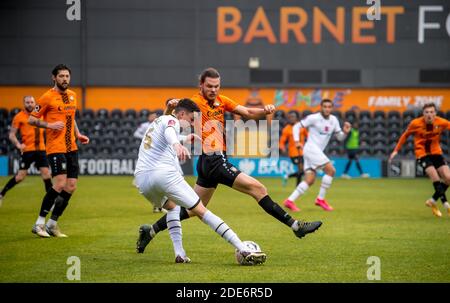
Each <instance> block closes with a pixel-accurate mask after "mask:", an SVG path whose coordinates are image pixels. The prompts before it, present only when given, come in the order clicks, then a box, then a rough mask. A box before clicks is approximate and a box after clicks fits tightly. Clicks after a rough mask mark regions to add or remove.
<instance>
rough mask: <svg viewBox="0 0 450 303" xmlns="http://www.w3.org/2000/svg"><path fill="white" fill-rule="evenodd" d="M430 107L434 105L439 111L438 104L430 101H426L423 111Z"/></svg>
mask: <svg viewBox="0 0 450 303" xmlns="http://www.w3.org/2000/svg"><path fill="white" fill-rule="evenodd" d="M429 107H434V110H435V111H437V108H436V104H434V103H432V102H430V103H425V105H424V106H423V107H422V111H424V110H425V109H427V108H429Z"/></svg>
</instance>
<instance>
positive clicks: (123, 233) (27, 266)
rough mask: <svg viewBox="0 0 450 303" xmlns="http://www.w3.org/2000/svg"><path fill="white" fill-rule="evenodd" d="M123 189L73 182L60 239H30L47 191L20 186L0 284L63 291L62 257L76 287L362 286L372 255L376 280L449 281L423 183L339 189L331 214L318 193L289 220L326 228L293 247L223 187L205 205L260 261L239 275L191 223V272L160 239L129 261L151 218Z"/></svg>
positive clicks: (12, 196)
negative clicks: (319, 203)
mask: <svg viewBox="0 0 450 303" xmlns="http://www.w3.org/2000/svg"><path fill="white" fill-rule="evenodd" d="M7 180H8V179H7V178H5V177H3V178H0V184H1V186H3V185H4V184H5V183H6V181H7ZM188 181H189V183H190V184H193V183H194V181H195V180H194V178H188ZM131 182H132V177H81V178H80V179H79V183H78V189H77V191H76V193H75V194H74V196H73V198H72V200H71V202H70V205H69V207H68V208H67V210H66V213H65V214H64V216H62V217H61V219H60V226H61V229H62V231H63V232H65V233H67V234H68V235H69V238H67V239H56V238H51V239H40V238H38V237H37V236H35V235H33V234H32V233H31V227H32V225H33V224H34V222H35V220H36V218H37V215H38V211H39V207H40V203H41V200H42V197H43V194H44V186H43V183H42V181H41V180H40V178H38V177H28V178H27V179H26V180H25V181H24V182H23V183H22V184H19V185H17V186H16V187H15V188H14V189H12V190H11V191H10V192H9V193H8V194H7V196H6V198H5V199H4V201H3V207H1V208H0V231H1V232H0V282H67V279H66V271H67V269H68V268H69V265H67V264H66V260H67V258H68V257H69V256H78V257H79V258H80V260H81V282H368V280H367V276H366V273H367V269H368V267H369V265H367V264H366V261H367V258H368V257H369V256H378V257H379V258H380V259H381V282H450V217H448V216H447V215H446V214H445V213H444V216H443V217H442V218H435V217H433V216H432V214H431V211H430V209H428V208H426V207H425V206H424V201H425V200H426V199H427V198H428V196H429V195H430V194H431V191H432V186H431V184H430V182H429V181H428V180H426V179H412V180H397V179H389V180H388V179H379V180H340V179H336V180H335V181H334V183H333V186H332V188H331V190H330V191H329V194H328V197H327V198H328V199H329V202H330V203H331V204H332V205H333V206H334V207H335V211H333V212H324V211H322V210H321V209H319V208H317V207H316V206H314V203H313V200H314V198H315V195H316V194H317V191H318V186H319V184H316V185H314V186H313V187H312V188H311V189H310V190H309V192H308V193H307V195H306V196H304V197H303V198H301V201H300V202H299V206H300V207H301V209H302V212H301V213H299V214H295V216H299V217H301V218H304V219H307V220H322V221H323V222H324V224H323V226H322V227H321V229H320V230H319V231H318V232H316V233H314V234H311V235H308V236H306V237H305V238H303V239H301V240H300V239H297V238H296V237H295V236H294V234H293V233H292V231H290V230H289V228H287V227H286V226H284V225H281V224H280V223H279V222H278V221H276V220H275V219H273V218H272V217H270V216H269V215H267V214H266V213H265V212H264V211H263V210H262V209H261V208H260V207H259V206H258V205H257V204H256V202H255V201H254V200H252V198H250V197H247V196H245V195H243V194H240V193H238V192H235V191H233V190H231V189H228V188H226V187H223V186H222V187H220V188H219V189H218V190H217V192H216V194H215V196H214V197H213V199H212V201H211V203H210V205H209V207H210V209H211V210H212V211H214V212H215V213H216V214H217V215H218V216H220V217H221V218H222V219H224V220H225V221H226V222H227V223H228V225H230V226H231V227H232V228H233V229H234V231H235V232H237V234H238V235H239V236H240V238H241V239H242V240H253V241H256V242H257V243H258V244H260V246H261V247H262V248H263V250H264V251H265V252H266V253H267V255H268V259H267V262H266V264H264V265H263V266H257V267H243V266H238V265H237V264H236V263H235V260H234V250H233V248H232V247H231V246H230V245H229V244H228V243H226V242H225V241H223V240H222V239H221V238H220V237H218V236H217V234H215V233H213V232H212V231H211V230H210V229H209V228H208V226H206V225H205V224H203V223H201V222H200V221H199V220H198V219H196V218H192V219H190V220H186V221H183V240H184V246H185V249H186V251H187V253H188V255H189V257H190V258H191V259H192V261H193V262H192V263H191V264H174V255H173V250H172V244H171V242H170V238H169V235H168V233H167V231H165V232H163V233H160V234H159V235H158V236H157V237H156V238H155V240H153V241H152V243H150V245H149V246H148V247H147V250H146V252H145V253H144V254H140V255H138V254H136V253H135V251H134V249H135V241H136V237H137V230H138V227H139V225H140V224H142V223H148V222H154V221H156V220H157V219H158V218H159V217H160V214H153V213H152V207H151V206H150V205H149V203H148V202H147V201H146V200H145V199H144V198H143V197H142V196H140V195H139V194H138V192H137V189H136V188H134V187H133V186H132V185H131ZM262 182H263V183H264V184H265V185H266V186H267V188H268V189H269V192H270V194H271V196H272V198H273V199H274V200H276V201H279V202H281V201H283V200H284V199H285V198H286V197H287V196H288V195H289V194H290V192H291V190H292V189H293V187H294V183H293V182H294V181H293V180H290V181H289V184H288V186H287V187H281V181H280V179H262ZM440 207H441V206H440ZM441 209H442V207H441Z"/></svg>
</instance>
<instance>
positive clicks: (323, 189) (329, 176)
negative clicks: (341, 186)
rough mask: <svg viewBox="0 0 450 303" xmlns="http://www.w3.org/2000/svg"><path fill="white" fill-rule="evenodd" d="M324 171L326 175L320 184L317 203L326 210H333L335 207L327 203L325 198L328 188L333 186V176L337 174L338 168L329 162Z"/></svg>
mask: <svg viewBox="0 0 450 303" xmlns="http://www.w3.org/2000/svg"><path fill="white" fill-rule="evenodd" d="M323 171H324V173H325V175H324V176H323V177H322V183H321V184H320V190H319V194H318V195H317V198H316V205H317V206H320V207H322V208H323V209H324V210H326V211H332V210H333V207H331V205H329V204H328V203H327V201H326V200H325V195H326V193H327V190H328V189H329V188H330V187H331V183H332V182H333V177H334V175H335V174H336V169H335V168H334V166H333V164H331V162H328V163H327V164H325V166H324V167H323Z"/></svg>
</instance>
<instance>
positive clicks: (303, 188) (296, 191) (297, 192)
mask: <svg viewBox="0 0 450 303" xmlns="http://www.w3.org/2000/svg"><path fill="white" fill-rule="evenodd" d="M308 188H309V185H308V183H306V182H305V181H303V182H300V184H299V185H297V188H295V189H294V191H293V192H292V194H291V195H290V196H289V198H288V200H291V201H295V200H297V198H298V197H300V196H301V195H303V194H304V193H305V192H306V191H307V190H308Z"/></svg>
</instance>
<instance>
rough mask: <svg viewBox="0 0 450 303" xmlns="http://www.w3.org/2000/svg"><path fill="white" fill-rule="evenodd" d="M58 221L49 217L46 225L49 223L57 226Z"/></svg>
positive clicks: (49, 225)
mask: <svg viewBox="0 0 450 303" xmlns="http://www.w3.org/2000/svg"><path fill="white" fill-rule="evenodd" d="M56 223H57V222H56V221H55V220H53V219H49V220H48V221H47V224H45V225H47V226H48V227H54V226H56Z"/></svg>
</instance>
